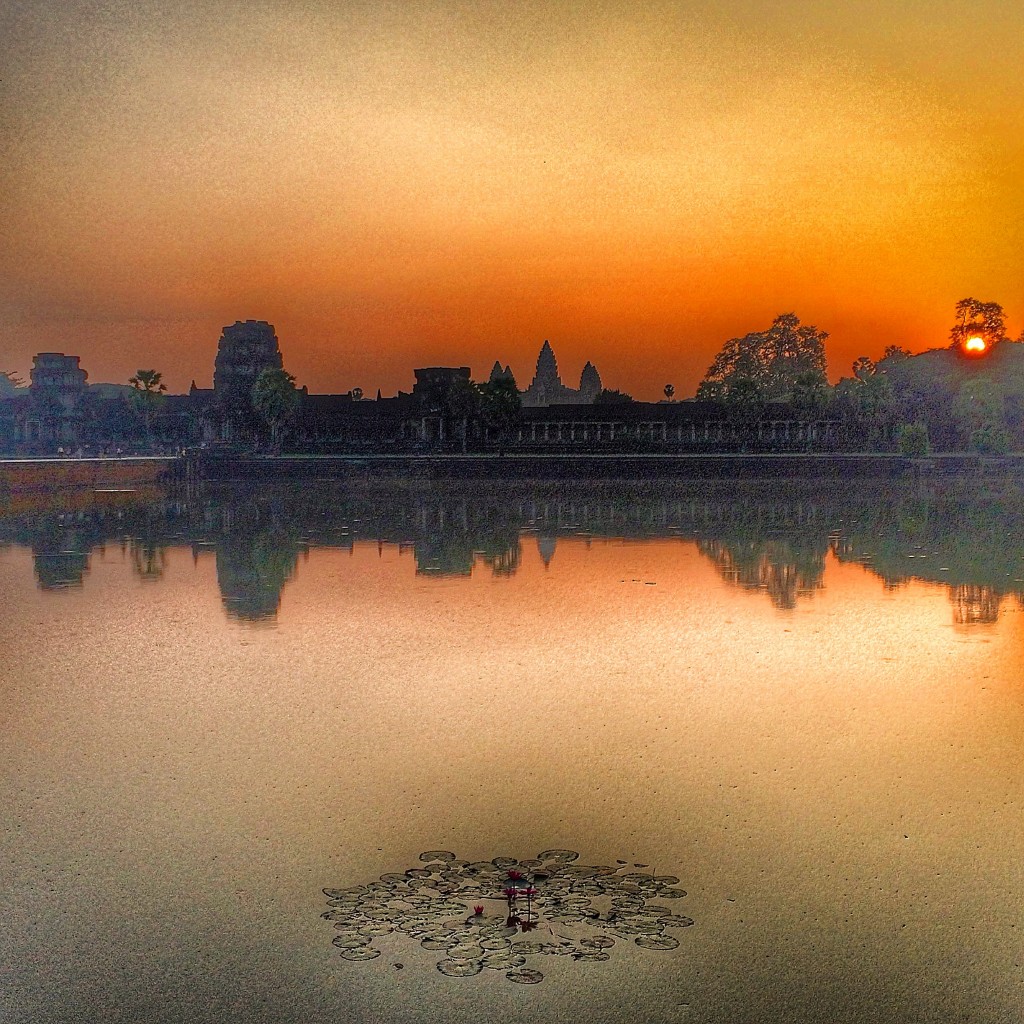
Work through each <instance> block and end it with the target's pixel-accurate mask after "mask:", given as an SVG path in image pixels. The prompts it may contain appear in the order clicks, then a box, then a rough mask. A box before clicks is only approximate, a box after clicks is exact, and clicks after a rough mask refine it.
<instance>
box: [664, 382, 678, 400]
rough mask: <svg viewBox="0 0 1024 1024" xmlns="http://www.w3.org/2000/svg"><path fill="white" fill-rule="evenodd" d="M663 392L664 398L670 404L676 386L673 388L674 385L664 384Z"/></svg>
mask: <svg viewBox="0 0 1024 1024" xmlns="http://www.w3.org/2000/svg"><path fill="white" fill-rule="evenodd" d="M664 391H665V397H666V398H667V399H668V400H669V401H670V402H671V401H672V398H673V396H674V395H675V393H676V386H675V384H666V385H665V387H664Z"/></svg>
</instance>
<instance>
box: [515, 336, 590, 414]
mask: <svg viewBox="0 0 1024 1024" xmlns="http://www.w3.org/2000/svg"><path fill="white" fill-rule="evenodd" d="M600 390H601V377H600V375H599V374H598V372H597V370H596V369H595V368H594V365H593V363H590V362H588V363H587V365H586V366H585V367H584V368H583V374H582V375H581V377H580V388H579V390H578V391H577V390H575V389H574V388H569V387H566V386H565V385H564V384H563V383H562V378H561V377H560V376H559V374H558V360H556V359H555V353H554V350H553V349H552V348H551V342H549V341H545V342H544V344H543V346H541V350H540V355H538V356H537V372H536V374H535V375H534V378H533V381H532V382H531V383H530V386H529V387H528V388H527V389H526V390H525V391H524V392H523V393H522V399H523V405H524V406H525V407H527V408H529V407H531V406H532V407H537V406H545V405H589V404H591V403H592V402H593V401H594V399H595V398H596V397H597V394H598V392H599V391H600Z"/></svg>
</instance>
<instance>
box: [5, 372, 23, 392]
mask: <svg viewBox="0 0 1024 1024" xmlns="http://www.w3.org/2000/svg"><path fill="white" fill-rule="evenodd" d="M24 386H25V382H24V381H23V380H22V379H21V377H19V376H18V375H17V374H16V373H14V372H13V371H12V370H0V395H4V394H7V395H11V394H14V392H15V391H17V390H18V389H19V388H23V387H24Z"/></svg>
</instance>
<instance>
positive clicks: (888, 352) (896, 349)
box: [882, 345, 910, 360]
mask: <svg viewBox="0 0 1024 1024" xmlns="http://www.w3.org/2000/svg"><path fill="white" fill-rule="evenodd" d="M882 358H883V359H893V360H898V359H909V358H910V349H909V348H904V347H903V346H902V345H886V346H885V352H884V353H883V354H882Z"/></svg>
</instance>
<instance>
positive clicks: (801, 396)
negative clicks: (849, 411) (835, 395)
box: [790, 370, 832, 416]
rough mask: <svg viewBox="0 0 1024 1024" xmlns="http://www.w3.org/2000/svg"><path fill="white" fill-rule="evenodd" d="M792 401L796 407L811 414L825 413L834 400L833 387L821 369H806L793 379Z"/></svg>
mask: <svg viewBox="0 0 1024 1024" xmlns="http://www.w3.org/2000/svg"><path fill="white" fill-rule="evenodd" d="M790 401H791V402H792V403H793V407H794V408H795V409H799V410H800V412H803V413H807V414H808V415H811V416H818V415H820V414H821V413H823V412H824V411H825V410H826V409H827V408H828V406H829V404H830V403H831V401H832V388H831V387H830V386H829V383H828V378H827V377H826V376H825V374H823V373H822V372H821V371H820V370H804V371H803V373H799V374H797V377H796V380H794V381H793V393H792V395H791V396H790Z"/></svg>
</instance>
